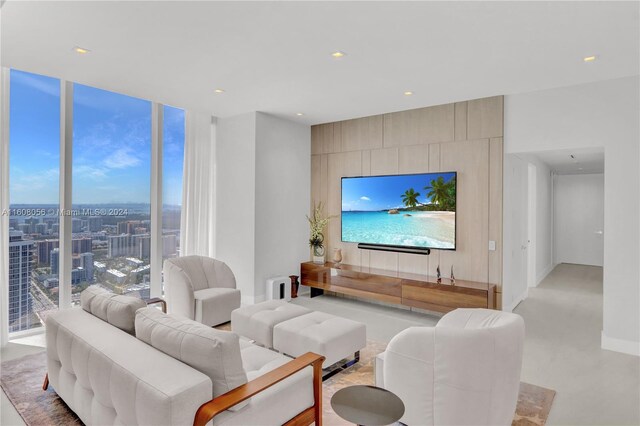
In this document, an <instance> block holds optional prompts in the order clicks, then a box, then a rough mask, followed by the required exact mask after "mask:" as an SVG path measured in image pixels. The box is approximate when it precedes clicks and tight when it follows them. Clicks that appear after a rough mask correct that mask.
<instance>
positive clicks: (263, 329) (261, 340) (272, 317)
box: [231, 300, 311, 352]
mask: <svg viewBox="0 0 640 426" xmlns="http://www.w3.org/2000/svg"><path fill="white" fill-rule="evenodd" d="M309 312H311V311H310V310H309V309H307V308H304V307H302V306H298V305H294V304H292V303H287V302H286V301H285V300H269V301H267V302H262V303H256V304H255V305H249V306H243V307H241V308H238V309H236V310H234V311H233V312H231V330H232V331H233V332H234V333H237V334H239V335H240V336H244V337H247V338H249V339H252V340H255V341H256V343H258V344H260V345H262V346H264V347H265V348H269V349H271V348H273V327H274V326H275V325H276V324H279V323H281V322H282V321H286V320H289V319H291V318H295V317H299V316H300V315H304V314H308V313H309ZM306 352H308V351H306Z"/></svg>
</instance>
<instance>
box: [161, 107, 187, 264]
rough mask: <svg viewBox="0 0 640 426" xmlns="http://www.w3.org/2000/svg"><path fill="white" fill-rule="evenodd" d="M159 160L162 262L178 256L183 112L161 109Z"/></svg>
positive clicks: (183, 130)
mask: <svg viewBox="0 0 640 426" xmlns="http://www.w3.org/2000/svg"><path fill="white" fill-rule="evenodd" d="M163 117H164V121H163V136H164V138H163V139H164V142H163V159H162V181H163V183H162V204H163V205H162V259H163V261H164V260H165V259H169V258H171V257H176V256H179V255H180V218H181V213H182V170H183V163H184V134H185V117H184V110H182V109H179V108H173V107H170V106H166V105H165V106H164V111H163Z"/></svg>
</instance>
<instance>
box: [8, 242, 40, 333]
mask: <svg viewBox="0 0 640 426" xmlns="http://www.w3.org/2000/svg"><path fill="white" fill-rule="evenodd" d="M34 252H35V244H34V242H33V241H31V240H24V239H23V234H22V232H20V231H9V332H14V331H21V330H27V329H29V328H31V327H32V326H35V325H37V324H34V322H35V321H37V320H34V318H32V317H33V309H32V301H31V294H30V292H29V290H30V287H31V271H32V269H33V254H34Z"/></svg>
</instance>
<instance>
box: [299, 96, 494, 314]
mask: <svg viewBox="0 0 640 426" xmlns="http://www.w3.org/2000/svg"><path fill="white" fill-rule="evenodd" d="M502 137H503V97H502V96H496V97H491V98H484V99H475V100H471V101H466V102H458V103H455V104H448V105H438V106H433V107H427V108H420V109H414V110H409V111H401V112H394V113H389V114H382V115H375V116H371V117H364V118H358V119H354V120H346V121H340V122H335V123H327V124H320V125H316V126H312V127H311V199H312V202H313V201H315V202H318V201H322V202H323V203H324V204H325V206H326V210H327V211H326V212H327V213H328V214H330V215H336V216H337V217H336V218H334V219H332V220H331V222H330V223H329V226H328V229H327V231H326V235H325V241H326V247H327V260H331V257H332V256H333V250H334V249H335V248H341V249H342V255H343V262H344V263H346V264H350V265H356V266H362V267H371V268H378V269H385V270H391V271H397V272H408V273H418V274H429V275H435V273H436V267H437V266H438V264H439V265H440V269H441V270H442V272H443V274H444V275H445V276H446V275H448V273H449V271H450V268H451V265H453V267H454V272H455V275H456V278H459V279H464V280H471V281H479V282H487V283H491V284H496V286H497V293H496V299H497V300H496V305H497V308H498V309H500V308H501V306H502V305H501V294H502V158H503V154H502V153H503V143H502ZM438 171H457V172H458V203H457V242H456V245H457V250H456V251H444V250H443V251H440V250H432V251H431V255H430V256H422V255H415V254H405V253H388V252H380V251H369V250H360V249H358V248H357V245H356V244H353V243H343V242H341V241H340V228H341V224H340V211H341V188H340V185H341V178H342V177H346V176H370V175H393V174H401V173H425V172H438ZM489 240H493V241H495V242H496V250H495V251H489Z"/></svg>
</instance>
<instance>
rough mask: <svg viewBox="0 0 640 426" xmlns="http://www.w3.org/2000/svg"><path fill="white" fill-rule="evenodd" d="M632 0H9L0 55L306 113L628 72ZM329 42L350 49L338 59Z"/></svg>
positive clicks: (220, 100) (79, 74) (36, 66)
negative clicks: (586, 58)
mask: <svg viewBox="0 0 640 426" xmlns="http://www.w3.org/2000/svg"><path fill="white" fill-rule="evenodd" d="M638 10H639V4H638V2H611V1H608V2H559V1H556V2H401V3H399V2H185V1H180V2H161V1H155V2H154V1H150V2H116V1H113V2H110V1H107V2H95V1H84V2H56V1H52V2H32V1H27V2H17V1H11V0H10V1H8V2H6V3H5V4H4V6H3V7H2V18H1V19H2V22H1V24H2V25H1V32H2V34H1V37H2V40H1V42H2V44H1V56H0V62H1V64H2V66H7V67H13V68H17V69H22V70H25V71H31V72H36V73H41V74H46V75H51V76H54V77H59V78H65V79H68V80H71V81H76V82H79V83H83V84H88V85H92V86H96V87H100V88H103V89H108V90H112V91H117V92H121V93H126V94H129V95H133V96H138V97H142V98H147V99H152V100H155V101H158V102H163V103H167V104H170V105H174V106H179V107H183V108H194V109H200V110H205V111H210V112H211V113H213V114H214V115H217V116H221V117H224V116H229V115H235V114H239V113H244V112H249V111H264V112H268V113H272V114H276V115H280V116H284V117H288V118H290V119H293V120H299V121H301V122H304V123H308V124H315V123H322V122H329V121H334V120H342V119H347V118H354V117H360V116H367V115H372V114H379V113H383V112H390V111H397V110H405V109H411V108H418V107H422V106H428V105H437V104H442V103H449V102H453V101H459V100H466V99H473V98H480V97H485V96H493V95H499V94H514V93H521V92H528V91H535V90H541V89H546V88H552V87H559V86H567V85H574V84H580V83H586V82H591V81H597V80H605V79H612V78H618V77H624V76H630V75H637V74H638V73H639V70H638V68H639V50H640V45H639V38H640V31H639V21H638ZM74 46H81V47H85V48H87V49H90V50H91V53H89V54H87V55H78V54H76V53H74V52H73V51H72V48H73V47H74ZM335 50H342V51H345V52H347V54H348V55H347V56H346V57H344V58H342V59H340V60H335V59H333V58H332V57H331V56H330V53H331V52H333V51H335ZM594 54H595V55H598V60H597V61H595V62H594V63H589V64H586V63H584V62H583V60H582V58H583V57H584V56H588V55H594ZM214 88H223V89H225V90H226V93H224V94H221V95H217V94H215V93H214V92H213V90H214ZM406 90H411V91H413V92H414V93H415V94H414V95H413V96H410V97H407V96H404V95H403V92H404V91H406ZM297 112H303V113H304V114H305V115H304V116H302V117H297V116H296V115H295V114H296V113H297Z"/></svg>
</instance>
